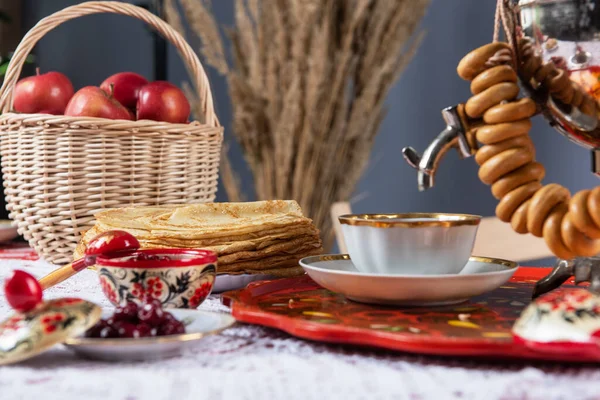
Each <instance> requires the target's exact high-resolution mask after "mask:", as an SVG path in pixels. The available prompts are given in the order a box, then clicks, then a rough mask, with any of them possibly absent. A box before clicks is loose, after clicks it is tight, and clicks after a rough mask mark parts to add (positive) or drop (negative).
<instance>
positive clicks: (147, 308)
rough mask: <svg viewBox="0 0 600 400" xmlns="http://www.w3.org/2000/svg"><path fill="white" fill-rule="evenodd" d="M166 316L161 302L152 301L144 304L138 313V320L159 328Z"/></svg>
mask: <svg viewBox="0 0 600 400" xmlns="http://www.w3.org/2000/svg"><path fill="white" fill-rule="evenodd" d="M164 315H165V312H164V311H163V309H162V304H161V302H160V301H159V300H156V299H152V300H150V301H149V302H148V303H146V304H144V305H143V306H142V307H141V308H140V309H139V311H138V318H139V319H140V321H142V322H146V323H148V324H150V325H151V326H158V325H159V324H160V323H161V322H162V320H163V317H164Z"/></svg>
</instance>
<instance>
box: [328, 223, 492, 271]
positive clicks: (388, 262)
mask: <svg viewBox="0 0 600 400" xmlns="http://www.w3.org/2000/svg"><path fill="white" fill-rule="evenodd" d="M339 221H340V223H341V226H342V232H343V235H344V240H345V242H346V245H347V247H348V253H349V254H350V256H351V257H352V260H353V261H354V265H355V266H356V268H357V269H358V270H359V271H361V272H365V273H376V274H399V275H438V274H457V273H458V272H460V271H461V270H462V269H463V267H464V266H465V264H466V263H467V261H469V257H470V256H471V254H472V252H473V245H474V243H475V235H476V234H477V228H479V222H480V221H481V217H480V216H478V215H468V214H442V213H438V214H425V213H408V214H354V215H343V216H341V217H339Z"/></svg>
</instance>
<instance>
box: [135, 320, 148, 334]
mask: <svg viewBox="0 0 600 400" xmlns="http://www.w3.org/2000/svg"><path fill="white" fill-rule="evenodd" d="M134 334H136V335H137V336H135V337H148V336H152V327H151V326H150V325H148V324H146V323H143V322H142V323H140V324H137V326H136V331H135V332H134Z"/></svg>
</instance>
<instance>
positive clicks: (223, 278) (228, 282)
mask: <svg viewBox="0 0 600 400" xmlns="http://www.w3.org/2000/svg"><path fill="white" fill-rule="evenodd" d="M268 279H273V277H272V276H271V275H250V274H244V275H217V278H216V279H215V284H214V286H213V290H212V293H221V292H226V291H228V290H237V289H243V288H245V287H246V285H248V284H249V283H250V282H254V281H262V280H268Z"/></svg>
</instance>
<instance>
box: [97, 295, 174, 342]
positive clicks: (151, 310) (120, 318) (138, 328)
mask: <svg viewBox="0 0 600 400" xmlns="http://www.w3.org/2000/svg"><path fill="white" fill-rule="evenodd" d="M182 333H185V326H184V325H183V323H182V322H180V321H178V320H177V319H175V317H174V316H173V314H171V313H169V312H167V311H164V310H163V308H162V305H161V303H160V301H158V300H156V299H148V300H146V301H145V302H144V304H142V305H140V306H138V305H137V304H136V303H134V302H131V301H130V302H127V303H126V304H125V305H123V306H120V307H117V308H116V310H115V312H114V313H113V315H112V317H110V318H108V319H102V320H100V321H99V322H98V323H97V324H96V325H94V326H93V327H91V328H90V329H89V330H88V331H87V332H86V333H85V336H86V337H90V338H103V339H105V338H141V337H152V336H168V335H179V334H182Z"/></svg>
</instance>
